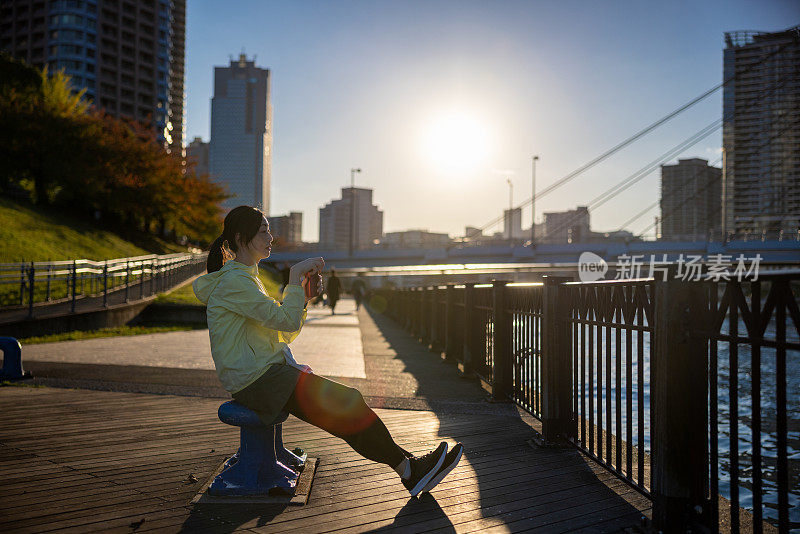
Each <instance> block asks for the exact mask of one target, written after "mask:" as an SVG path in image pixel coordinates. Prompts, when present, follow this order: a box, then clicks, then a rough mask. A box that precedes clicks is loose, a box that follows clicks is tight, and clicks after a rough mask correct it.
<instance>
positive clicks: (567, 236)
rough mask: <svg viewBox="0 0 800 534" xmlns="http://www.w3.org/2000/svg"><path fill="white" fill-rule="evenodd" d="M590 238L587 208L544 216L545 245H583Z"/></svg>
mask: <svg viewBox="0 0 800 534" xmlns="http://www.w3.org/2000/svg"><path fill="white" fill-rule="evenodd" d="M590 236H591V230H590V228H589V208H588V207H586V206H578V207H577V208H575V209H574V210H569V211H558V212H550V213H545V214H544V235H543V236H542V242H544V243H582V242H585V241H587V240H588V239H589V237H590Z"/></svg>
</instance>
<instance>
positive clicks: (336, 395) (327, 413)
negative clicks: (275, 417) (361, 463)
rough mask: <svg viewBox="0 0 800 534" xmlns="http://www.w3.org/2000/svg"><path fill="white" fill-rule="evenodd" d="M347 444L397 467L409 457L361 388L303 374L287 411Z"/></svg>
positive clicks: (375, 460)
mask: <svg viewBox="0 0 800 534" xmlns="http://www.w3.org/2000/svg"><path fill="white" fill-rule="evenodd" d="M284 409H285V410H286V411H288V412H289V413H290V414H292V415H294V416H295V417H297V418H298V419H302V420H303V421H305V422H307V423H310V424H312V425H314V426H316V427H318V428H321V429H322V430H325V431H326V432H329V433H330V434H333V435H334V436H336V437H338V438H341V439H343V440H345V441H346V442H347V444H348V445H350V446H351V447H352V448H353V449H354V450H355V451H356V452H357V453H359V454H360V455H361V456H363V457H364V458H366V459H368V460H372V461H374V462H380V463H382V464H386V465H388V466H390V467H395V466H397V465H398V464H400V462H402V461H403V458H404V457H405V455H404V451H403V449H401V448H400V447H398V445H397V444H396V443H395V442H394V440H393V439H392V436H391V434H389V430H388V429H387V428H386V425H384V424H383V421H381V420H380V418H379V417H378V415H377V414H376V413H375V412H373V411H372V409H371V408H370V407H369V406H367V404H366V403H365V402H364V397H362V396H361V392H359V391H358V390H357V389H354V388H351V387H347V386H344V385H342V384H339V383H338V382H334V381H332V380H328V379H327V378H322V377H320V376H317V375H314V374H310V373H301V375H300V379H299V380H298V381H297V385H296V386H295V388H294V391H293V392H292V394H291V395H290V396H289V400H288V401H287V402H286V406H285V408H284Z"/></svg>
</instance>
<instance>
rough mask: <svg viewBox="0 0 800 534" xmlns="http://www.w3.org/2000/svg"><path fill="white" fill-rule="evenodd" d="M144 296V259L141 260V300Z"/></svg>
mask: <svg viewBox="0 0 800 534" xmlns="http://www.w3.org/2000/svg"><path fill="white" fill-rule="evenodd" d="M143 298H144V261H142V260H139V300H142V299H143Z"/></svg>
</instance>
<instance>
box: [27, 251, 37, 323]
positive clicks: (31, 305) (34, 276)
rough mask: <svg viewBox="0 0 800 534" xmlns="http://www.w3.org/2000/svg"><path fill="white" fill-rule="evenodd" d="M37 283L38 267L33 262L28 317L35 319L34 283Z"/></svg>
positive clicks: (29, 287)
mask: <svg viewBox="0 0 800 534" xmlns="http://www.w3.org/2000/svg"><path fill="white" fill-rule="evenodd" d="M35 281H36V267H35V266H34V265H33V262H31V268H30V269H29V270H28V317H30V318H33V298H34V294H33V292H34V286H33V284H34V282H35Z"/></svg>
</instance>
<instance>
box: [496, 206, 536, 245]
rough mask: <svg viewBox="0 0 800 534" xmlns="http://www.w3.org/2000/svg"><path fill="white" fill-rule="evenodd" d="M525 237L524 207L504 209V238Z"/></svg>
mask: <svg viewBox="0 0 800 534" xmlns="http://www.w3.org/2000/svg"><path fill="white" fill-rule="evenodd" d="M525 237H526V236H524V235H523V233H522V208H513V209H509V210H503V238H504V239H524V238H525ZM528 237H530V234H528Z"/></svg>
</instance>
